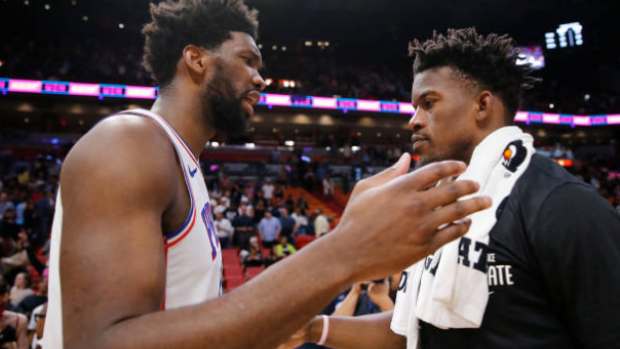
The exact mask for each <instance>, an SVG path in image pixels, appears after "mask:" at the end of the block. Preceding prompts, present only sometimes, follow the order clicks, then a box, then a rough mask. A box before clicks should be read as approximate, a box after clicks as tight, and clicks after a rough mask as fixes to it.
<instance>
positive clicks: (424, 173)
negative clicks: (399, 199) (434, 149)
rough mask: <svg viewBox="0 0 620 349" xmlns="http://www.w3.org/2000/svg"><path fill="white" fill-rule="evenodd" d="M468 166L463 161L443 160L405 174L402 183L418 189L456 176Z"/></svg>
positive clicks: (407, 187) (407, 186)
mask: <svg viewBox="0 0 620 349" xmlns="http://www.w3.org/2000/svg"><path fill="white" fill-rule="evenodd" d="M465 169H467V166H466V165H465V163H464V162H462V161H452V160H449V161H441V162H436V163H433V164H430V165H426V166H424V167H422V168H421V169H419V170H416V171H414V172H412V173H410V174H408V175H406V176H403V179H402V181H401V182H402V183H403V185H404V186H405V187H406V188H403V189H409V190H411V189H413V190H416V191H419V190H422V189H424V188H427V187H429V186H431V185H434V184H436V183H437V182H439V181H440V180H442V179H444V178H450V177H456V176H458V175H460V174H461V173H463V172H465Z"/></svg>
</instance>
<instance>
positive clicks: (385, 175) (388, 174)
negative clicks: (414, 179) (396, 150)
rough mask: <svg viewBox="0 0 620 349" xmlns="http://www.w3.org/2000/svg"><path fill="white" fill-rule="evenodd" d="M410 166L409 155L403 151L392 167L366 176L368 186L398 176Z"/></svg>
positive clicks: (377, 184)
mask: <svg viewBox="0 0 620 349" xmlns="http://www.w3.org/2000/svg"><path fill="white" fill-rule="evenodd" d="M410 166H411V155H409V153H404V154H403V155H402V156H401V157H400V159H398V161H397V162H396V163H395V164H394V165H392V167H389V168H386V169H385V170H383V171H381V172H379V173H377V174H376V175H374V176H372V177H370V178H368V186H369V187H376V186H380V185H383V184H385V183H387V182H389V181H391V180H392V179H394V178H396V177H400V176H402V175H404V174H405V173H407V171H409V167H410Z"/></svg>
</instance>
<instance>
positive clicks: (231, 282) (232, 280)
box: [225, 276, 245, 290]
mask: <svg viewBox="0 0 620 349" xmlns="http://www.w3.org/2000/svg"><path fill="white" fill-rule="evenodd" d="M244 282H245V279H244V278H243V276H227V277H226V280H225V283H226V289H227V290H232V289H234V288H237V287H239V286H241V285H243V283H244Z"/></svg>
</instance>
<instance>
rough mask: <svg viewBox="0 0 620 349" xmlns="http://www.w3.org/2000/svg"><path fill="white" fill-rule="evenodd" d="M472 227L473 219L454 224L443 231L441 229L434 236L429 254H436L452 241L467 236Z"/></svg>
mask: <svg viewBox="0 0 620 349" xmlns="http://www.w3.org/2000/svg"><path fill="white" fill-rule="evenodd" d="M470 227H471V219H469V218H465V219H463V220H462V221H459V222H458V223H452V224H450V225H448V226H446V227H444V228H442V229H439V230H438V231H437V233H435V235H434V236H433V238H432V240H431V244H430V249H431V251H429V253H434V252H435V251H437V249H438V248H440V247H441V246H443V245H445V244H447V243H448V242H450V241H453V240H456V239H458V238H460V237H461V236H463V235H465V234H466V233H467V232H468V231H469V228H470Z"/></svg>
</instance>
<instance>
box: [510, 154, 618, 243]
mask: <svg viewBox="0 0 620 349" xmlns="http://www.w3.org/2000/svg"><path fill="white" fill-rule="evenodd" d="M521 180H523V181H521ZM511 196H515V197H516V199H517V200H510V201H512V205H513V208H514V205H518V208H517V210H518V212H520V217H519V219H520V220H522V222H523V223H524V224H525V226H524V227H525V231H526V232H527V234H528V236H529V240H530V241H531V242H532V243H534V245H535V246H548V247H553V248H570V247H571V246H572V247H575V248H579V246H582V244H584V243H585V244H590V245H594V244H597V243H595V242H594V240H597V241H600V242H602V241H605V243H612V244H620V239H619V238H618V237H620V235H618V234H617V232H618V231H620V215H619V214H618V213H617V212H615V210H614V209H613V207H611V205H609V203H608V202H607V201H605V199H603V198H602V197H601V196H600V195H599V194H598V193H597V191H596V190H595V189H594V188H593V187H591V186H590V185H588V184H586V183H584V182H582V181H580V180H579V179H577V178H576V177H574V176H572V175H571V174H569V173H568V172H567V171H566V170H564V169H563V168H562V167H561V166H559V165H557V164H555V163H554V162H553V161H551V160H550V159H546V158H544V157H542V156H538V159H536V157H535V158H532V166H530V168H528V170H527V171H526V173H525V174H524V175H523V177H522V178H521V179H520V180H519V182H518V183H517V185H516V186H515V190H513V193H512V194H511ZM593 238H594V239H593ZM582 247H583V246H582ZM600 247H603V246H600Z"/></svg>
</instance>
